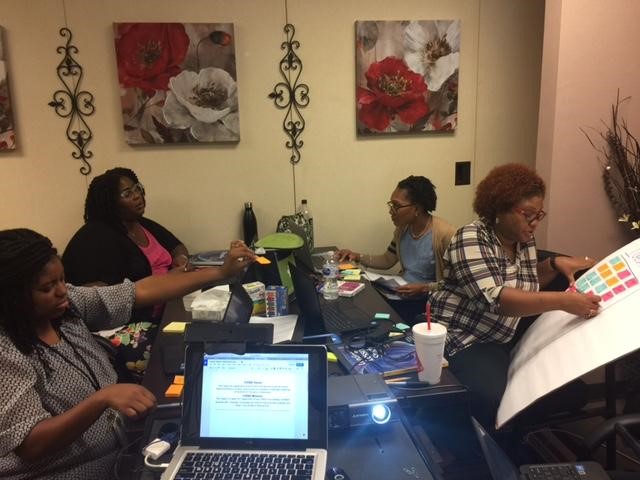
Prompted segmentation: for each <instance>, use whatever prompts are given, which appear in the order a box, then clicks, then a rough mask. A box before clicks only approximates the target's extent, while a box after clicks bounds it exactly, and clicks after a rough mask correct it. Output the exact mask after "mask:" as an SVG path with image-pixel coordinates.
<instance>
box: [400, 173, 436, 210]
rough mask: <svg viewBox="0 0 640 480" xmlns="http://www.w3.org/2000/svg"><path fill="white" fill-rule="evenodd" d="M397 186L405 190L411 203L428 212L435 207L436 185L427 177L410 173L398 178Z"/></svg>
mask: <svg viewBox="0 0 640 480" xmlns="http://www.w3.org/2000/svg"><path fill="white" fill-rule="evenodd" d="M397 188H399V189H402V190H406V192H407V196H408V197H409V200H410V201H411V203H415V204H417V205H420V206H421V207H422V208H423V209H424V211H425V212H428V213H430V212H432V211H434V210H435V209H436V202H437V201H438V197H437V195H436V187H435V185H434V184H433V183H431V180H429V179H428V178H427V177H423V176H422V175H410V176H408V177H407V178H405V179H404V180H400V181H399V182H398V187H397Z"/></svg>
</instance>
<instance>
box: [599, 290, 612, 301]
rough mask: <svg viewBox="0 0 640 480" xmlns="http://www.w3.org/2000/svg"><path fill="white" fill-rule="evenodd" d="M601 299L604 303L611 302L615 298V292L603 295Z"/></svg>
mask: <svg viewBox="0 0 640 480" xmlns="http://www.w3.org/2000/svg"><path fill="white" fill-rule="evenodd" d="M601 298H602V301H603V302H606V301H607V300H611V299H612V298H613V292H606V293H603V294H602V297H601Z"/></svg>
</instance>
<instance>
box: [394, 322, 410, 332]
mask: <svg viewBox="0 0 640 480" xmlns="http://www.w3.org/2000/svg"><path fill="white" fill-rule="evenodd" d="M394 326H395V327H396V328H397V329H398V330H402V331H403V332H404V331H405V330H409V329H410V328H411V327H410V326H409V325H407V324H406V323H400V322H398V323H396V324H395V325H394Z"/></svg>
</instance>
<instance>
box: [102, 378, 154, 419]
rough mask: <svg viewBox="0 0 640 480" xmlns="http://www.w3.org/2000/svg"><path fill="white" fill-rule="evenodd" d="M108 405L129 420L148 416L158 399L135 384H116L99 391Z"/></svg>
mask: <svg viewBox="0 0 640 480" xmlns="http://www.w3.org/2000/svg"><path fill="white" fill-rule="evenodd" d="M96 395H100V396H101V397H102V398H103V401H104V402H105V403H106V405H107V406H108V407H110V408H113V409H114V410H117V411H118V412H120V413H122V414H123V415H126V416H127V417H129V418H133V419H137V418H142V417H144V416H145V415H147V414H148V413H149V412H150V411H151V410H153V409H154V408H155V407H156V397H155V396H154V395H153V393H151V392H150V391H149V390H147V389H146V388H144V387H142V386H140V385H136V384H133V383H116V384H114V385H109V386H107V387H104V388H102V389H101V390H99V391H98V392H97V393H96Z"/></svg>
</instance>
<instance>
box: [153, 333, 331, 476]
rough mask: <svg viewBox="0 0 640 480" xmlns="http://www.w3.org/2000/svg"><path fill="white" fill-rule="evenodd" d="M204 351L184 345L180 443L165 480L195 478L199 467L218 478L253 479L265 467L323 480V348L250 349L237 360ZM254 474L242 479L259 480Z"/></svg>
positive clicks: (232, 355) (200, 345) (198, 346)
mask: <svg viewBox="0 0 640 480" xmlns="http://www.w3.org/2000/svg"><path fill="white" fill-rule="evenodd" d="M208 352H209V350H208V347H206V346H205V344H204V343H193V344H189V345H188V347H187V356H186V371H185V397H184V404H183V410H182V421H181V432H180V445H179V446H178V448H177V449H176V451H175V452H174V455H173V458H172V459H171V462H170V464H169V466H168V467H167V469H166V470H165V472H164V473H163V475H162V477H161V478H162V480H177V479H182V478H193V477H191V476H189V475H190V473H189V472H192V471H194V470H196V469H197V470H198V471H199V472H200V473H201V474H203V475H204V477H203V478H211V479H215V478H219V477H218V476H216V472H217V471H219V472H222V473H224V474H234V473H238V474H239V473H240V472H242V473H243V474H253V473H255V471H257V470H259V469H261V468H266V469H271V470H272V471H270V473H267V474H265V475H267V477H266V478H270V477H268V475H273V474H275V472H274V471H273V470H274V469H276V468H279V467H276V464H283V465H284V466H285V468H286V469H287V470H290V471H293V475H294V478H298V477H299V478H308V479H309V480H322V479H324V475H325V469H326V462H327V351H326V349H325V348H324V346H321V345H259V346H256V345H253V346H252V345H249V346H248V347H247V351H246V352H245V353H244V354H242V355H239V354H235V353H226V352H225V353H208ZM274 457H277V458H275V459H274ZM236 462H237V463H236ZM196 463H197V465H196ZM238 463H239V465H240V466H238ZM255 475H257V477H252V476H250V475H249V476H247V477H246V478H261V476H260V475H261V473H255ZM198 478H200V477H198ZM220 478H222V477H220ZM224 478H228V477H224ZM275 478H277V477H275ZM285 478H288V477H285Z"/></svg>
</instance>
